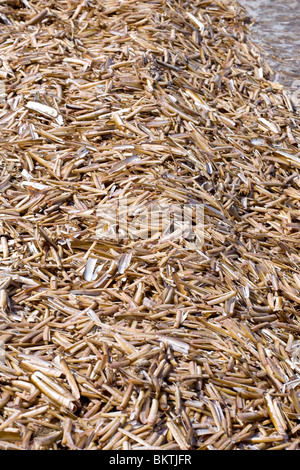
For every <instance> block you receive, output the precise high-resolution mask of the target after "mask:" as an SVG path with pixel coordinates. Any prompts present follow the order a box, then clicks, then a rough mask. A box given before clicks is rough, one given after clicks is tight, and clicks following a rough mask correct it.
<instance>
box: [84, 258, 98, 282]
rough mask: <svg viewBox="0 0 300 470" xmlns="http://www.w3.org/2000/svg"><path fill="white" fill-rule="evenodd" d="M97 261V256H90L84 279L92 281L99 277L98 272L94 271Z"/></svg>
mask: <svg viewBox="0 0 300 470" xmlns="http://www.w3.org/2000/svg"><path fill="white" fill-rule="evenodd" d="M97 262H98V260H97V258H89V259H88V260H87V263H86V267H85V271H84V279H85V280H86V281H88V282H91V281H94V280H95V279H96V278H97V274H95V273H94V271H95V267H96V264H97Z"/></svg>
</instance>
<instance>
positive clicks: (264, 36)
mask: <svg viewBox="0 0 300 470" xmlns="http://www.w3.org/2000/svg"><path fill="white" fill-rule="evenodd" d="M239 2H240V4H241V5H242V6H243V7H244V8H245V9H246V11H247V13H248V15H249V16H250V17H251V18H252V19H254V20H255V24H254V25H253V26H252V28H251V31H252V40H253V41H254V42H255V43H256V44H257V45H258V46H260V47H261V48H262V49H263V50H264V53H265V55H266V57H267V59H268V62H269V64H270V66H271V67H272V68H273V70H274V72H276V73H275V77H274V81H279V82H280V83H283V84H284V85H285V86H286V87H287V88H288V89H289V90H290V91H291V92H293V90H296V89H297V88H298V89H299V88H300V0H290V1H288V0H239ZM297 82H298V83H297Z"/></svg>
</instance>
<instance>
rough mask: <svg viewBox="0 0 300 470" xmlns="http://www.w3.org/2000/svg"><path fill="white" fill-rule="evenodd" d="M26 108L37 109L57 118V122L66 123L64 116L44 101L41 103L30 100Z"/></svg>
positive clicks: (47, 115) (41, 112)
mask: <svg viewBox="0 0 300 470" xmlns="http://www.w3.org/2000/svg"><path fill="white" fill-rule="evenodd" d="M25 106H26V108H28V109H31V110H32V111H36V112H37V113H39V114H42V115H43V116H46V117H51V118H53V119H55V120H56V122H57V124H59V125H62V124H63V123H64V121H63V117H62V116H61V115H60V114H58V111H57V110H56V109H55V108H52V107H51V106H48V105H46V104H43V103H39V102H38V101H28V103H26V105H25Z"/></svg>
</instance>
